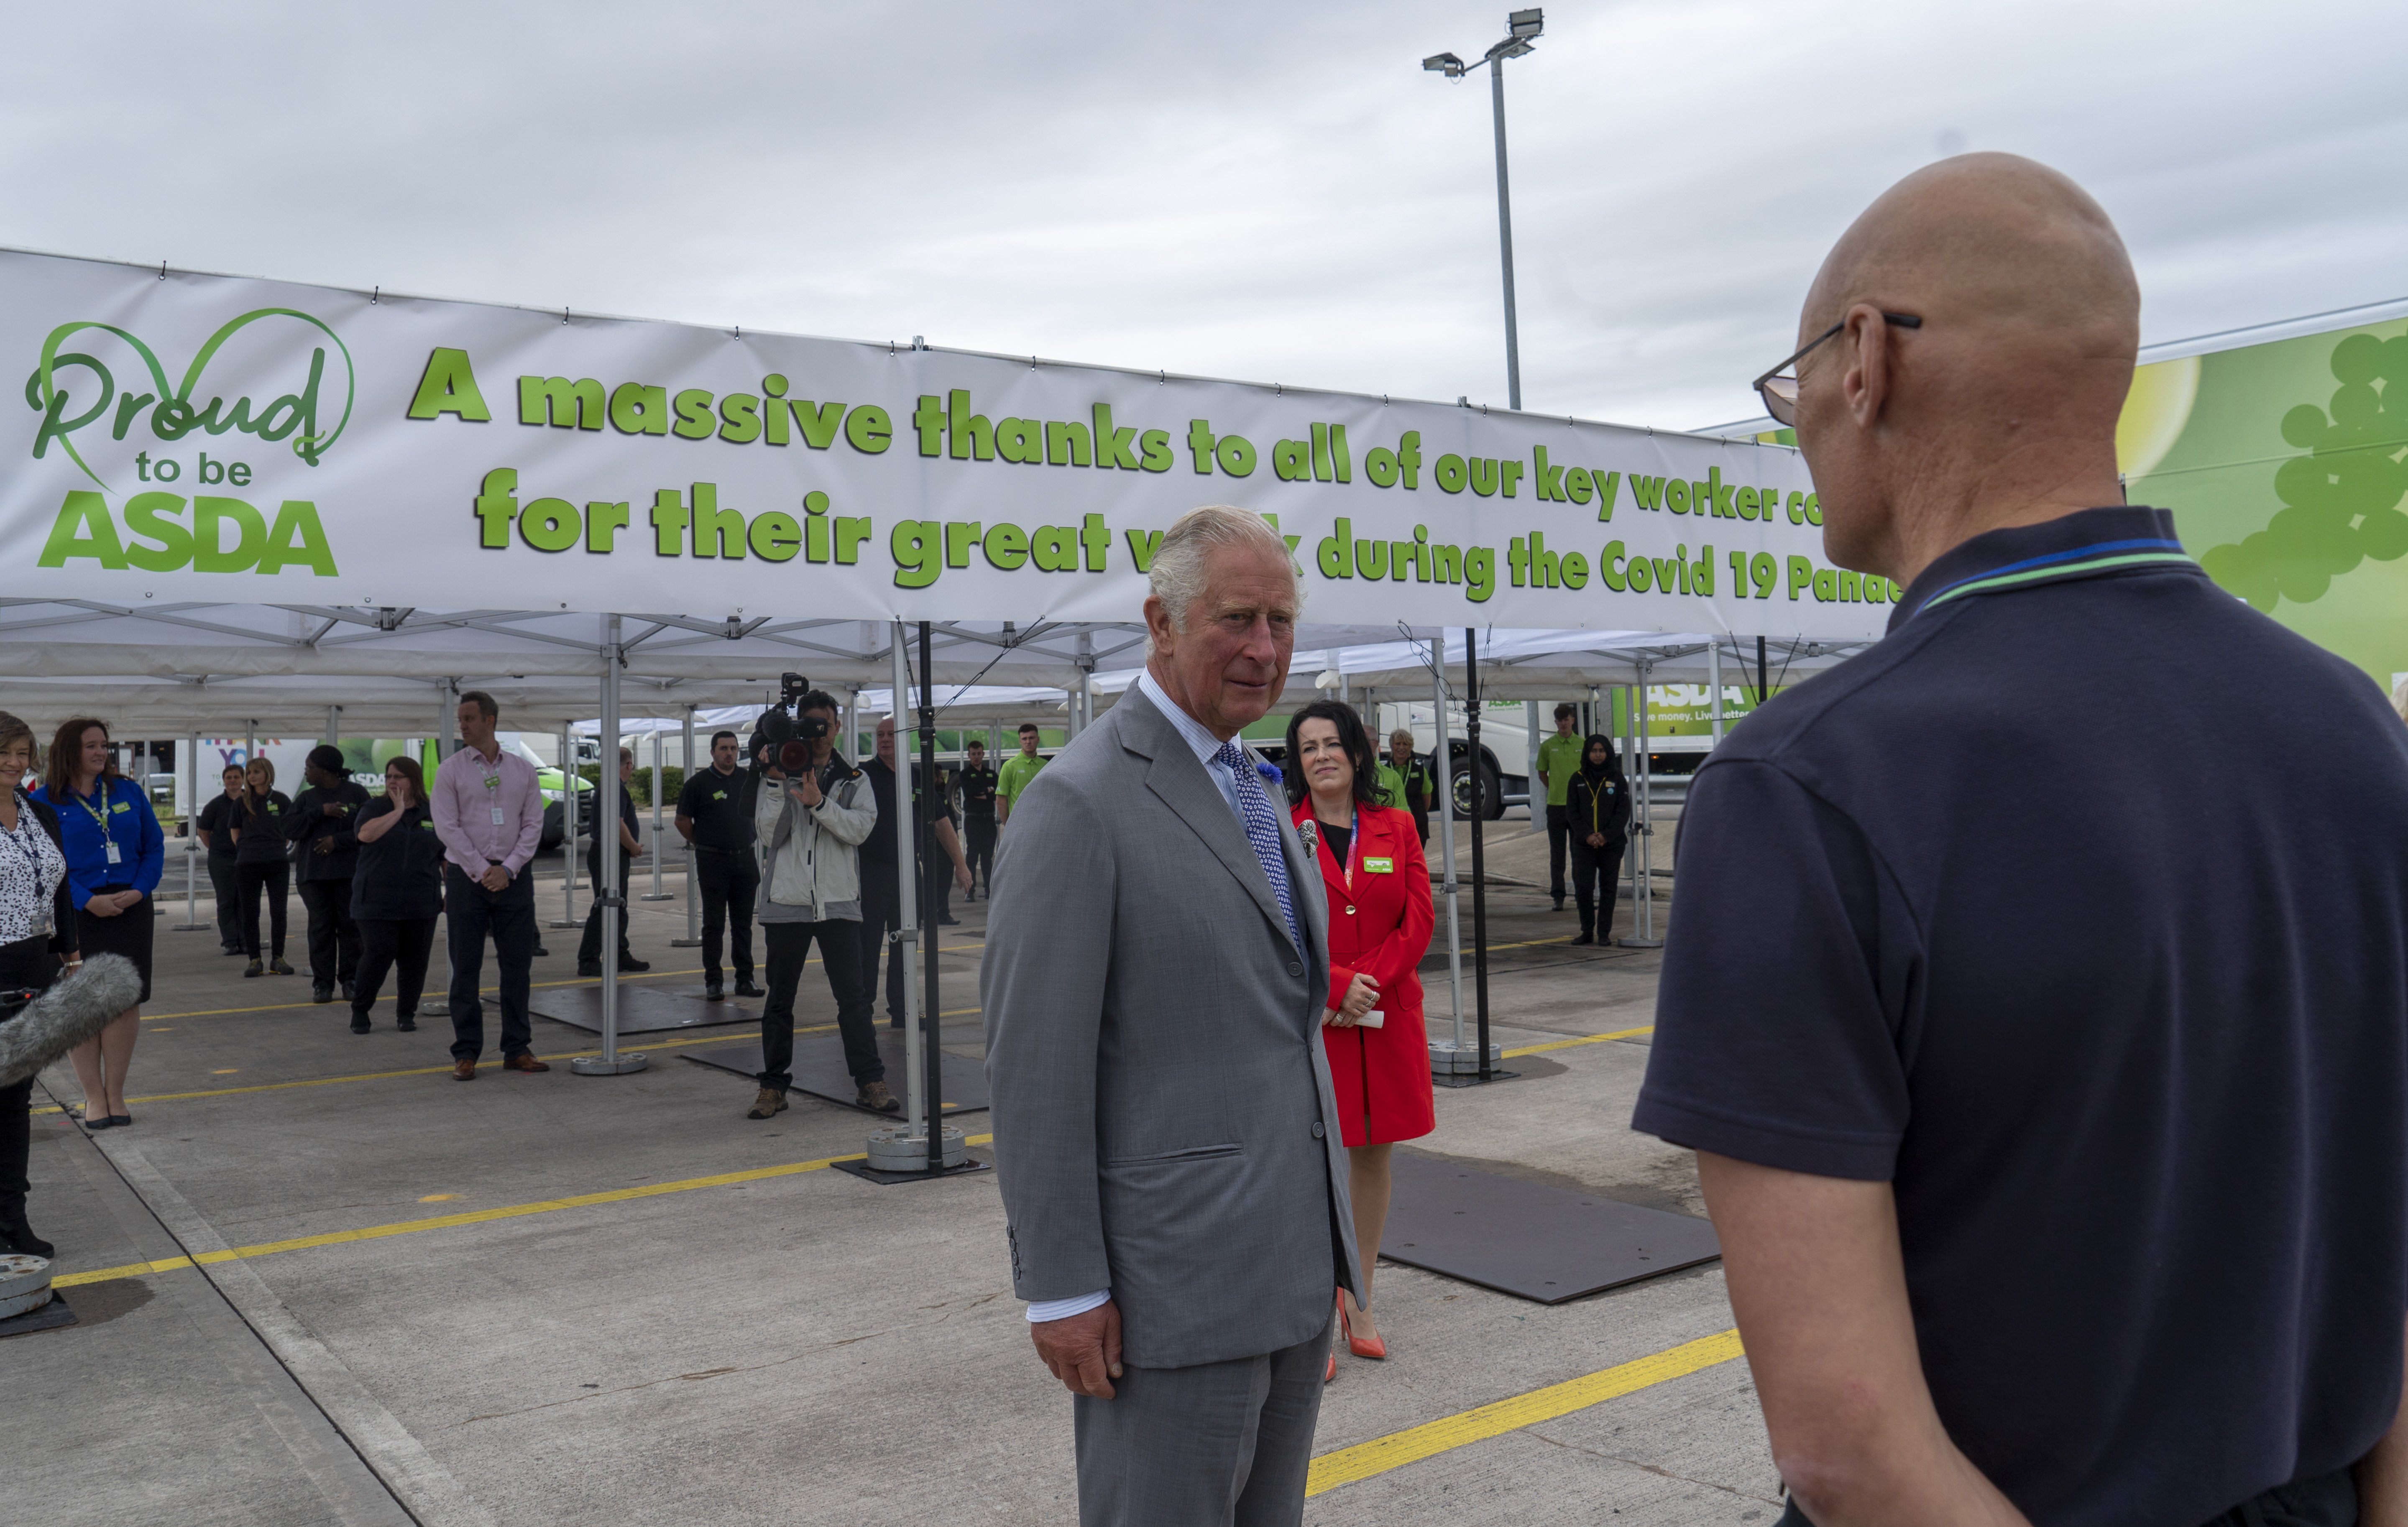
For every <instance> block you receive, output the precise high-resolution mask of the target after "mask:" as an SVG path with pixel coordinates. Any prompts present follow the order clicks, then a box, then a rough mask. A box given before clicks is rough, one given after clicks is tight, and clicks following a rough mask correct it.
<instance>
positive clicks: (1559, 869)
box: [1547, 806, 1572, 901]
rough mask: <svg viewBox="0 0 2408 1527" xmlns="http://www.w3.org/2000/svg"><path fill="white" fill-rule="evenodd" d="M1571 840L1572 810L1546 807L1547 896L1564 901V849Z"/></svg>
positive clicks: (1567, 807) (1562, 807) (1563, 807)
mask: <svg viewBox="0 0 2408 1527" xmlns="http://www.w3.org/2000/svg"><path fill="white" fill-rule="evenodd" d="M1571 840H1572V808H1571V807H1570V806H1549V807H1547V894H1548V895H1550V896H1553V897H1555V900H1557V901H1561V900H1563V899H1564V849H1566V848H1567V847H1568V846H1569V845H1570V843H1571Z"/></svg>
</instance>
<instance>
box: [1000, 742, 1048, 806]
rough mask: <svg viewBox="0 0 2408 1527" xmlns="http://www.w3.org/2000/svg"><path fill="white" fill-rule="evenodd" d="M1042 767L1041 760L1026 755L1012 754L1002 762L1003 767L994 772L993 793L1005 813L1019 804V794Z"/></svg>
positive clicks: (1043, 764)
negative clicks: (998, 799)
mask: <svg viewBox="0 0 2408 1527" xmlns="http://www.w3.org/2000/svg"><path fill="white" fill-rule="evenodd" d="M1044 766H1045V760H1044V759H1043V758H1041V757H1039V758H1031V757H1029V756H1028V755H1027V754H1026V753H1014V754H1012V755H1011V757H1010V758H1007V759H1005V760H1004V761H1003V767H1002V768H1000V769H998V770H996V777H995V792H996V796H998V797H999V798H1000V799H1001V800H1002V802H1003V808H1004V809H1005V810H1006V811H1009V810H1011V808H1012V807H1013V806H1018V805H1019V804H1020V792H1022V791H1024V790H1026V789H1027V788H1028V782H1029V781H1030V780H1031V779H1034V778H1037V771H1038V770H1039V769H1041V768H1043V767H1044Z"/></svg>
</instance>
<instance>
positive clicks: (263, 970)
mask: <svg viewBox="0 0 2408 1527" xmlns="http://www.w3.org/2000/svg"><path fill="white" fill-rule="evenodd" d="M242 973H243V974H244V975H246V976H265V975H266V974H267V967H266V966H265V965H263V964H261V963H259V958H258V956H256V955H253V956H252V957H251V963H249V964H247V965H245V966H243V967H242Z"/></svg>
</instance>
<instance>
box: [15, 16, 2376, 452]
mask: <svg viewBox="0 0 2408 1527" xmlns="http://www.w3.org/2000/svg"><path fill="white" fill-rule="evenodd" d="M1506 8H1507V7H1506V6H1504V5H1502V4H1481V5H1469V4H1461V3H1448V4H1440V3H1435V0H1379V3H1376V4H1338V3H1325V4H1310V5H1298V4H1296V3H1294V0H1287V3H1282V4H1264V3H1256V0H1214V3H1212V4H1209V5H1188V4H1154V5H1125V6H1110V5H1092V4H1091V5H1084V6H1062V5H1047V4H1039V3H1024V4H1016V5H1008V6H996V5H992V4H988V5H971V4H960V3H945V4H932V5H918V6H899V5H898V6H877V5H855V6H849V7H834V6H796V5H794V4H791V3H786V4H775V5H771V4H760V5H744V4H691V5H684V6H666V5H660V4H657V3H655V4H649V5H643V6H634V5H619V4H606V3H595V0H584V3H580V4H575V5H568V4H512V3H509V0H480V3H478V4H473V5H471V4H443V3H421V4H417V5H413V6H410V7H406V8H405V7H364V6H353V7H338V6H326V5H323V4H318V5H309V6H301V5H254V6H248V7H246V6H241V5H235V4H218V5H208V6H191V5H184V4H178V5H174V6H164V5H154V4H147V3H112V4H110V5H108V6H50V7H32V6H18V7H11V15H10V18H9V21H8V28H9V43H8V46H7V50H6V52H5V56H0V244H7V245H15V246H19V247H24V248H32V249H41V250H59V251H63V252H69V253H78V254H90V255H99V256H108V257H117V258H126V259H135V260H144V261H155V260H160V259H165V260H168V261H170V262H172V263H173V264H178V265H180V266H186V267H190V268H195V269H208V270H221V271H231V272H237V273H243V274H255V275H268V276H278V277H285V278H296V279H302V280H312V281H323V282H330V283H335V284H340V285H353V286H363V287H365V286H367V285H370V284H378V285H382V286H384V287H385V288H387V289H389V290H398V291H408V292H416V293H427V294H432V295H442V296H461V297H475V298H482V299H491V300H496V301H505V302H521V303H527V304H530V305H537V306H545V305H562V304H566V305H567V306H570V307H577V308H582V309H587V310H592V311H602V312H615V313H624V314H630V315H637V316H648V317H661V318H673V319H681V320H689V321H697V322H706V323H717V324H737V323H740V324H742V325H744V326H745V327H748V328H763V329H781V330H789V331H796V332H802V333H810V334H823V335H839V336H846V337H854V338H867V339H887V338H909V336H910V335H915V334H919V335H926V336H927V337H928V340H929V342H930V343H932V344H936V345H944V346H959V347H964V348H969V349H979V350H1001V351H1009V352H1015V353H1016V352H1023V351H1025V352H1031V353H1039V354H1044V355H1047V356H1050V357H1055V358H1060V359H1065V360H1075V361H1096V362H1104V363H1111V364H1125V365H1137V366H1161V367H1166V368H1168V369H1169V370H1172V371H1185V372H1192V373H1201V374H1205V375H1214V376H1227V377H1238V378H1249V379H1257V380H1279V381H1284V382H1289V383H1294V384H1299V385H1310V386H1329V387H1340V388H1349V389H1354V390H1357V391H1363V392H1391V393H1396V394H1399V395H1405V396H1417V397H1426V398H1440V399H1451V398H1453V397H1455V396H1456V395H1457V394H1469V396H1470V397H1471V398H1472V399H1473V400H1474V401H1475V402H1482V401H1487V402H1495V403H1498V404H1501V403H1503V402H1504V399H1505V380H1504V364H1503V341H1502V337H1501V332H1502V331H1501V324H1502V320H1501V302H1500V299H1499V295H1498V250H1497V220H1496V202H1495V179H1494V163H1495V162H1494V156H1493V146H1492V141H1491V136H1490V124H1489V97H1488V87H1487V84H1486V80H1485V77H1484V76H1482V77H1479V78H1472V79H1467V80H1463V81H1458V82H1449V81H1446V80H1444V79H1442V78H1440V77H1438V76H1436V75H1429V74H1425V73H1423V72H1422V71H1421V68H1420V64H1419V61H1420V59H1421V58H1422V57H1423V56H1424V55H1425V54H1427V53H1433V52H1438V51H1441V50H1453V51H1455V52H1457V53H1460V54H1463V55H1464V56H1466V57H1468V58H1476V57H1477V56H1478V55H1479V53H1480V52H1481V50H1484V48H1485V47H1486V46H1487V45H1488V44H1489V43H1491V42H1493V41H1495V40H1496V39H1497V38H1498V36H1501V35H1502V34H1503V30H1504V25H1503V22H1504V13H1505V10H1506ZM2403 41H2408V9H2403V7H2401V6H2400V5H2399V4H2398V0H2386V3H2363V4H2357V3H2340V0H2334V3H2302V0H2285V3H2284V4H2281V5H2274V4H2272V3H2261V4H2257V5H2254V6H2239V5H2217V4H2212V3H2211V4H2189V5H2183V6H2171V5H2166V4H2162V3H2158V4H2143V3H2139V0H2020V3H2009V4H2002V5H1979V4H1973V3H1969V0H1948V3H1942V0H1926V3H1906V0H1799V3H1794V4H1769V3H1763V0H1682V3H1672V0H1624V3H1618V4H1595V3H1579V0H1568V3H1563V4H1558V5H1554V6H1550V7H1548V13H1547V32H1546V36H1544V38H1543V39H1541V43H1540V45H1539V50H1538V51H1537V52H1536V53H1534V54H1532V55H1531V56H1529V57H1527V58H1524V59H1520V60H1516V61H1514V62H1513V63H1512V64H1508V65H1507V78H1506V83H1507V105H1508V108H1509V113H1510V116H1509V127H1510V130H1511V134H1512V174H1513V189H1514V204H1513V205H1514V237H1515V248H1516V250H1517V254H1518V257H1519V274H1520V296H1521V335H1522V355H1523V395H1524V402H1525V405H1526V406H1527V407H1530V408H1533V409H1541V410H1545V411H1549V412H1564V413H1575V414H1579V415H1582V416H1584V417H1589V418H1602V419H1613V420H1620V421H1629V422H1634V423H1652V424H1657V425H1666V426H1696V425H1702V424H1708V423H1713V422H1717V421H1725V420H1729V419H1733V418H1739V417H1743V416H1747V415H1750V414H1752V413H1754V412H1755V411H1756V410H1755V407H1754V404H1753V398H1752V395H1751V394H1750V393H1749V392H1748V391H1747V383H1748V381H1749V379H1750V378H1753V377H1754V376H1755V375H1756V373H1757V372H1759V371H1761V370H1763V369H1764V368H1765V367H1766V366H1767V365H1770V364H1771V363H1772V362H1774V361H1776V360H1778V359H1780V358H1781V356H1782V355H1783V354H1785V352H1786V351H1787V350H1789V349H1790V348H1791V345H1790V336H1791V334H1792V332H1793V330H1794V328H1795V325H1796V320H1797V308H1798V303H1799V297H1800V296H1801V295H1802V293H1803V292H1804V289H1805V286H1806V283H1807V281H1808V279H1809V278H1810V277H1811V276H1812V274H1813V270H1814V267H1815V265H1816V264H1817V263H1818V262H1819V260H1820V258H1821V256H1822V253H1823V251H1824V250H1825V249H1826V248H1827V247H1828V244H1829V243H1830V241H1831V239H1832V238H1833V236H1834V235H1836V234H1837V233H1838V231H1839V230H1840V229H1841V228H1842V227H1843V226H1845V224H1846V223H1847V222H1848V221H1849V220H1850V219H1851V218H1852V217H1854V216H1855V214H1856V212H1857V211H1858V210H1859V209H1861V208H1862V207H1863V206H1864V204H1865V203H1866V202H1867V201H1868V200H1870V199H1871V197H1872V196H1874V195H1875V194H1877V193H1879V192H1880V191H1881V190H1882V189H1883V188H1884V187H1885V186H1886V185H1887V184H1889V183H1890V182H1891V181H1893V180H1895V179H1896V178H1899V176H1901V175H1903V174H1905V173H1907V172H1908V171H1910V170H1913V169H1914V168H1915V167H1916V166H1917V165H1919V164H1925V163H1928V161H1930V160H1932V159H1934V158H1937V157H1940V156H1942V155H1943V154H1945V153H1949V152H1955V151H1958V150H1963V149H1965V148H1975V149H1998V150H2012V151H2014V152H2019V153H2026V154H2029V155H2032V156H2034V157H2036V158H2039V159H2042V160H2044V161H2046V162H2047V163H2049V164H2055V165H2057V167H2059V168H2061V169H2063V170H2065V171H2067V172H2068V173H2070V174H2071V175H2072V176H2074V177H2075V178H2077V179H2079V180H2081V181H2082V182H2083V183H2084V184H2085V185H2086V186H2087V187H2089V189H2090V190H2091V191H2092V193H2094V194H2096V195H2097V196H2098V197H2099V198H2100V201H2101V202H2102V203H2104V204H2105V206H2106V207H2107V209H2108V211H2109V212H2110V213H2111V214H2113V215H2114V218H2115V220H2116V221H2117V223H2118V224H2119V225H2120V226H2121V228H2122V230H2123V233H2124V236H2125V239H2126V240H2127V242H2128V244H2129V245H2130V246H2131V249H2132V252H2133V255H2134V257H2135V259H2136V261H2137V263H2138V264H2139V267H2140V273H2141V283H2142V290H2143V295H2144V300H2145V307H2144V310H2143V338H2144V339H2145V340H2150V341H2155V340H2161V339H2172V338H2179V337H2183V336H2185V335H2193V334H2198V333H2202V332H2206V331H2210V330H2216V329H2223V328H2229V327H2232V326H2236V325H2241V324H2246V323H2253V322H2259V321H2271V320H2275V319H2281V318H2287V317H2292V316H2296V315H2299V314H2303V313H2308V312H2313V311H2317V310H2321V309H2326V308H2331V307H2343V306H2348V305H2353V304H2358V303H2365V302H2373V301H2379V300H2382V299H2386V298H2392V297H2398V296H2401V295H2403V294H2408V262H2403V261H2402V259H2401V251H2402V250H2408V92H2403V91H2401V89H2400V87H2399V85H2398V82H2397V81H2398V78H2399V70H2400V66H2401V65H2400V59H2401V44H2402V42H2403Z"/></svg>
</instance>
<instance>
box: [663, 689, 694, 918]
mask: <svg viewBox="0 0 2408 1527" xmlns="http://www.w3.org/2000/svg"><path fill="white" fill-rule="evenodd" d="M685 777H686V778H688V779H692V778H694V706H686V707H685ZM653 851H654V852H656V853H657V852H658V851H659V850H658V849H654V850H653ZM695 863H696V861H695V854H694V845H693V844H691V843H689V844H687V845H686V846H685V936H684V937H683V938H672V939H670V940H669V948H671V949H700V948H702V901H701V893H700V892H697V891H696V890H695V883H694V880H695Z"/></svg>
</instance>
